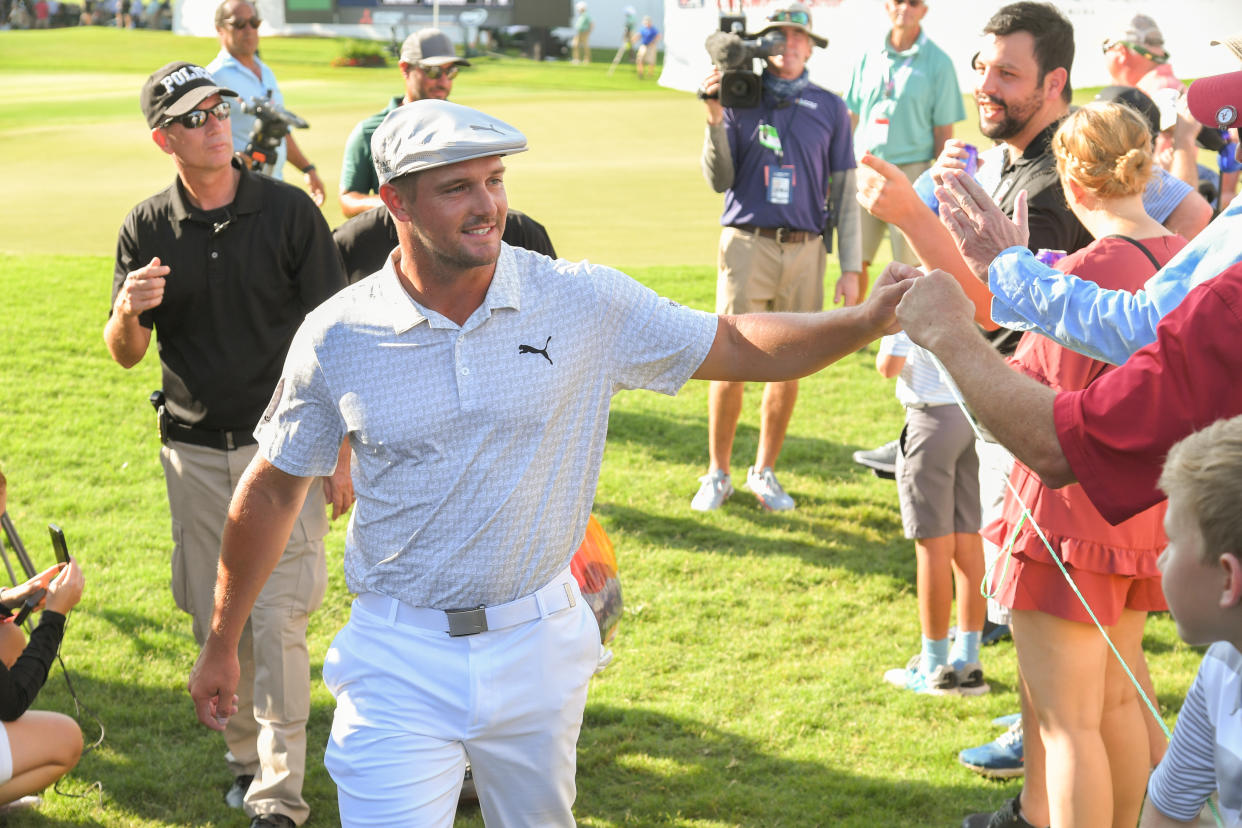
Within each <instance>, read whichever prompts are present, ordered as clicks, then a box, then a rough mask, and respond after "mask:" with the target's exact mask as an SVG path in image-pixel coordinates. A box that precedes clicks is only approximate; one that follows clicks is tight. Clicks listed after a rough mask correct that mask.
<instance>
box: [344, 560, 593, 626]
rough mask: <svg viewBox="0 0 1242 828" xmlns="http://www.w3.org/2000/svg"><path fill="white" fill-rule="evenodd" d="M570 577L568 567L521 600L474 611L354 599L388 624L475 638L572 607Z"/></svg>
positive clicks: (368, 595) (375, 597) (373, 595)
mask: <svg viewBox="0 0 1242 828" xmlns="http://www.w3.org/2000/svg"><path fill="white" fill-rule="evenodd" d="M573 578H574V576H573V574H572V573H571V572H570V571H569V569H568V568H566V569H565V571H564V572H562V573H561V574H560V575H558V576H557V577H555V578H553V579H552V582H551V583H550V584H548V585H547V586H545V587H543V588H541V589H538V590H536V591H535V592H532V593H531V594H530V595H527V596H526V597H524V598H518V599H517V600H516V601H510V602H509V603H507V604H497V605H496V606H494V607H476V608H474V609H459V610H438V609H431V608H429V607H412V606H410V605H409V604H407V603H405V602H403V601H400V600H398V599H396V598H393V597H391V596H388V595H381V594H380V593H378V592H364V593H362V594H361V595H359V596H358V598H357V602H358V605H359V606H361V607H362V608H363V609H365V610H366V611H367V612H370V613H372V614H374V615H378V616H381V617H383V618H386V619H387V620H388V623H390V624H405V625H408V626H411V627H418V628H419V629H422V630H435V631H436V632H442V633H448V634H449V635H450V636H454V637H455V636H461V635H475V634H476V633H481V632H487V631H488V630H502V629H504V628H505V627H513V626H516V625H517V624H524V623H526V622H527V621H534V620H535V619H537V618H545V617H547V616H549V615H551V614H553V613H555V612H560V611H561V610H566V609H569V608H570V607H573V606H576V605H577V603H578V597H577V595H576V594H575V590H574V587H573Z"/></svg>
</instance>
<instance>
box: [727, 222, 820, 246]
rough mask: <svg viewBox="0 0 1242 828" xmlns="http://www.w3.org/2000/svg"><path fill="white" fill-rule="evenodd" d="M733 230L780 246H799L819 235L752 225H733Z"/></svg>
mask: <svg viewBox="0 0 1242 828" xmlns="http://www.w3.org/2000/svg"><path fill="white" fill-rule="evenodd" d="M731 226H732V227H733V229H734V230H741V231H742V232H743V233H750V234H751V235H752V236H763V237H764V238H765V239H776V241H777V242H778V243H780V244H786V243H788V244H801V243H802V242H806V241H811V240H813V239H818V238H819V233H812V232H811V231H810V230H793V229H790V228H788V227H756V226H755V225H753V224H734V225H731Z"/></svg>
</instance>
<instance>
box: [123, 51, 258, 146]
mask: <svg viewBox="0 0 1242 828" xmlns="http://www.w3.org/2000/svg"><path fill="white" fill-rule="evenodd" d="M212 95H223V96H226V97H232V98H236V97H237V93H236V92H234V91H233V90H232V89H228V88H226V87H223V86H219V85H217V84H216V82H215V80H214V79H213V78H212V77H211V75H210V74H209V73H208V72H207V70H206V69H204V68H203V67H201V66H198V65H196V64H193V63H187V62H186V61H184V60H176V61H173V62H172V63H168V64H165V65H164V66H161V67H160V68H159V69H156V70H155V71H154V72H152V73H151V75H150V77H148V78H147V81H146V83H144V84H143V85H142V114H143V115H144V116H146V119H147V126H149V127H150V128H151V129H155V128H156V127H159V126H164V125H165V124H166V123H167V122H169V121H173V120H176V119H177V118H179V117H180V116H182V115H186V114H188V113H189V112H190V111H191V110H193V109H197V107H198V105H199V104H201V103H202V102H203V101H205V100H207V99H208V98H210V97H211V96H212ZM202 117H203V122H206V116H205V115H204V116H202ZM200 126H201V124H200Z"/></svg>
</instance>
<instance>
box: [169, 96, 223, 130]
mask: <svg viewBox="0 0 1242 828" xmlns="http://www.w3.org/2000/svg"><path fill="white" fill-rule="evenodd" d="M231 108H232V104H230V103H229V102H228V101H220V103H218V104H216V105H215V106H213V107H210V108H208V109H191V110H190V111H189V112H187V113H185V114H184V115H177V116H174V117H172V118H165V119H164V123H162V124H160V126H165V127H166V126H170V125H172V124H181V125H182V126H183V127H185V128H186V129H198V128H199V127H201V126H202V125H203V124H205V123H207V116H208V115H215V116H216V120H217V121H226V120H228V117H229V110H230V109H231Z"/></svg>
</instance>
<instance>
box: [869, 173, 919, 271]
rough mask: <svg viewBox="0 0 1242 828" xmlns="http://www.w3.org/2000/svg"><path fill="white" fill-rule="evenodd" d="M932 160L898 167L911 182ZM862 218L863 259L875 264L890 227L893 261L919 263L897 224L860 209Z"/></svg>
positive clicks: (889, 237) (916, 264) (889, 234)
mask: <svg viewBox="0 0 1242 828" xmlns="http://www.w3.org/2000/svg"><path fill="white" fill-rule="evenodd" d="M931 165H932V162H930V161H915V162H913V163H911V164H898V165H897V169H899V170H901V172H902V174H903V175H905V177H906V178H907V179H909V180H910V182H911V183H914V180H915V179H916V178H918V177H919V176H920V175H922V174H923V171H924V170H926V169H928V168H930V167H931ZM858 213H859V216H860V218H861V219H862V260H863V261H864V262H871V263H872V264H875V263H876V261H875V254H876V251H877V250H879V249H880V241H881V240H882V239H883V238H884V229H885V228H888V241H889V244H891V245H892V248H893V261H895V262H903V263H905V264H908V265H914V266H915V267H917V266H918V264H919V257H918V256H916V255H915V254H914V249H913V248H912V247H910V245H909V243H908V242H907V241H906V237H905V236H904V235H902V233H901V231H900V230H898V229H897V225H895V224H885V223H884V222H882V221H880V220H879V219H878V218H876V217H875V216H873V215H871V214H870V213H868V212H867V211H866V210H859V211H858ZM871 275H872V277H873V278H874V277H876V276H879V275H880V274H879V273H876V272H872V274H871Z"/></svg>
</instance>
